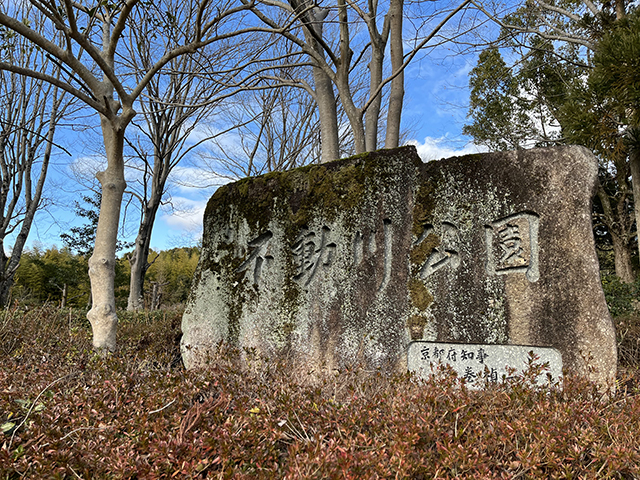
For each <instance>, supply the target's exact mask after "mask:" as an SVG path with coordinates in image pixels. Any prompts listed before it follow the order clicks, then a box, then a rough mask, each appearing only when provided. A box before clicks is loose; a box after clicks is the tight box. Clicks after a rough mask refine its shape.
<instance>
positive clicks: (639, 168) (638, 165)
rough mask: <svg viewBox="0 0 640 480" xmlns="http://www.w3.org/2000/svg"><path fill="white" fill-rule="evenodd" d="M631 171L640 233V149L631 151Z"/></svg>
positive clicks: (639, 245)
mask: <svg viewBox="0 0 640 480" xmlns="http://www.w3.org/2000/svg"><path fill="white" fill-rule="evenodd" d="M629 169H630V171H631V184H632V186H633V209H634V212H635V216H636V230H638V231H640V149H635V148H633V149H631V152H630V153H629ZM638 251H639V253H640V241H638Z"/></svg>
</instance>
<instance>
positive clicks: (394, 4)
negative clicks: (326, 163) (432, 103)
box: [384, 0, 404, 148]
mask: <svg viewBox="0 0 640 480" xmlns="http://www.w3.org/2000/svg"><path fill="white" fill-rule="evenodd" d="M403 8H404V5H403V0H391V3H390V5H389V16H390V32H389V47H390V52H389V53H390V57H391V71H392V74H396V73H397V75H396V76H395V77H394V78H393V80H392V81H391V92H390V94H389V111H388V112H387V132H386V138H385V142H384V146H385V147H386V148H395V147H398V146H399V145H400V120H401V117H402V105H403V101H404V69H403V68H402V63H403V60H404V58H403V56H404V49H403V45H402V11H403Z"/></svg>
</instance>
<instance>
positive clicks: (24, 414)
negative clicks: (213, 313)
mask: <svg viewBox="0 0 640 480" xmlns="http://www.w3.org/2000/svg"><path fill="white" fill-rule="evenodd" d="M625 322H627V324H628V325H631V327H629V328H627V329H626V330H622V331H624V332H626V333H625V334H626V335H627V336H626V337H625V338H621V339H620V340H621V342H622V343H623V348H621V352H622V353H623V354H624V355H626V357H625V364H624V365H623V368H622V369H621V374H620V381H619V385H618V389H617V392H616V393H615V394H614V395H610V396H603V395H602V394H601V393H598V392H597V391H596V390H595V389H594V388H593V386H591V385H588V384H585V383H583V382H581V381H579V380H577V379H572V378H567V379H566V380H565V385H564V389H563V390H559V389H551V390H544V389H542V390H535V389H531V388H528V387H526V386H524V385H514V386H509V387H496V388H491V389H488V390H485V391H479V392H473V391H468V390H467V389H466V388H461V387H459V386H455V385H454V383H455V380H454V379H452V378H447V377H444V378H442V379H440V380H439V381H438V382H436V381H427V382H417V381H416V380H415V379H411V378H410V377H409V376H396V377H392V378H389V377H387V376H384V375H382V374H380V373H379V372H362V371H358V370H357V369H352V370H344V371H340V372H332V373H327V374H325V375H324V376H323V377H322V379H321V380H316V381H311V377H310V376H309V375H308V374H307V372H302V371H299V370H296V371H294V370H292V369H291V368H289V367H287V366H286V365H283V364H281V363H269V362H267V361H264V360H256V361H255V362H252V366H251V368H250V369H246V368H245V369H242V368H240V367H239V366H238V364H237V362H235V361H233V360H232V358H233V355H232V354H229V353H228V354H225V355H220V358H218V359H217V360H216V361H214V362H212V364H211V366H210V368H209V369H207V370H206V371H199V372H187V371H185V370H184V369H183V368H182V365H181V362H180V357H179V352H178V339H179V330H180V325H179V324H180V312H156V313H155V314H154V315H153V316H149V315H148V314H137V315H136V316H132V315H131V314H127V313H123V314H122V320H121V324H120V329H119V334H118V335H119V341H120V347H119V350H118V351H117V352H116V353H115V354H113V355H111V356H109V357H107V358H100V357H99V356H96V355H95V354H94V353H93V352H92V350H91V341H90V330H89V326H88V324H87V322H86V320H83V314H82V312H79V311H78V312H69V310H66V311H65V312H62V311H60V310H58V309H55V308H52V307H47V306H45V307H42V308H38V309H35V310H32V311H29V312H23V311H19V310H18V309H12V310H8V311H6V312H2V316H1V317H0V364H1V365H2V366H1V369H0V426H1V427H2V433H0V472H1V475H0V478H1V479H18V478H29V479H47V478H52V479H73V478H75V479H78V478H82V479H92V478H95V479H154V478H180V479H185V478H628V479H631V478H640V452H639V445H640V441H639V440H638V432H640V390H639V389H638V381H637V379H638V377H637V375H636V374H635V373H634V372H636V370H635V368H636V365H635V364H634V363H633V359H634V358H636V357H634V353H633V352H634V350H633V349H634V348H636V350H635V351H636V352H637V340H634V339H637V338H640V337H638V336H637V332H635V331H633V329H634V328H637V327H636V326H635V325H637V323H635V322H637V319H635V320H634V319H633V318H632V317H627V318H626V319H625ZM625 342H626V343H625ZM634 342H635V343H634ZM634 345H635V347H634Z"/></svg>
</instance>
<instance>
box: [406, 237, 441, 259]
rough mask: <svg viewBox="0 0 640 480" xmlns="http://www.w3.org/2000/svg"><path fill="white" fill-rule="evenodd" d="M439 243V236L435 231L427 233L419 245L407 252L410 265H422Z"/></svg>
mask: <svg viewBox="0 0 640 480" xmlns="http://www.w3.org/2000/svg"><path fill="white" fill-rule="evenodd" d="M439 245H440V237H439V236H438V235H436V234H435V233H430V234H429V235H427V238H425V239H424V240H423V241H422V242H420V244H419V245H416V246H414V247H413V248H412V249H411V252H409V260H410V262H411V264H412V265H420V266H422V265H424V263H425V262H426V261H427V258H429V255H431V253H432V252H433V250H434V249H435V248H436V247H438V246H439Z"/></svg>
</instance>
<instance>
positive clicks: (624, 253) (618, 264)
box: [597, 184, 635, 283]
mask: <svg viewBox="0 0 640 480" xmlns="http://www.w3.org/2000/svg"><path fill="white" fill-rule="evenodd" d="M626 192H628V189H627V188H624V189H623V192H622V194H621V195H616V197H615V208H612V206H611V203H610V202H611V198H610V197H609V195H608V194H607V192H606V191H605V189H604V188H603V187H602V184H600V185H599V186H598V190H597V195H598V199H599V200H600V205H601V206H602V211H603V215H602V223H603V224H604V225H605V226H606V228H607V230H608V231H609V234H610V235H611V243H612V244H613V258H614V266H615V274H616V276H617V277H618V278H619V279H620V280H621V281H622V282H624V283H631V282H633V281H634V280H635V275H634V272H633V265H632V263H631V247H630V246H629V237H630V235H631V227H632V224H633V220H632V219H631V218H630V215H629V213H628V210H627V200H626V199H627V194H626Z"/></svg>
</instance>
